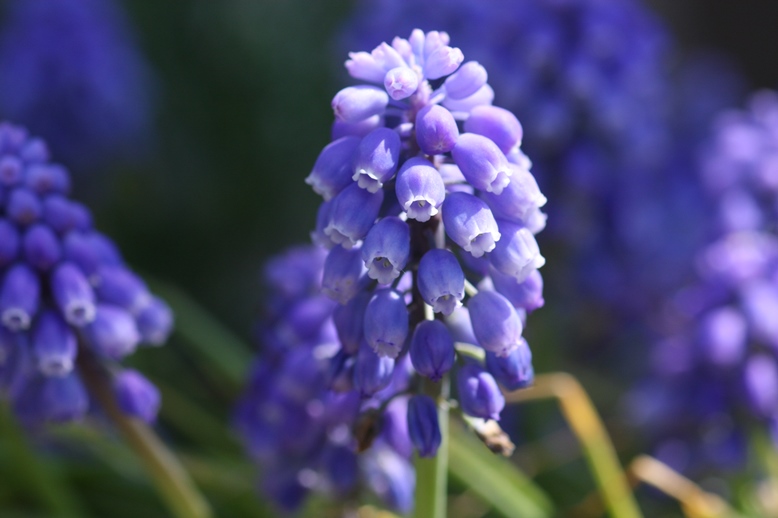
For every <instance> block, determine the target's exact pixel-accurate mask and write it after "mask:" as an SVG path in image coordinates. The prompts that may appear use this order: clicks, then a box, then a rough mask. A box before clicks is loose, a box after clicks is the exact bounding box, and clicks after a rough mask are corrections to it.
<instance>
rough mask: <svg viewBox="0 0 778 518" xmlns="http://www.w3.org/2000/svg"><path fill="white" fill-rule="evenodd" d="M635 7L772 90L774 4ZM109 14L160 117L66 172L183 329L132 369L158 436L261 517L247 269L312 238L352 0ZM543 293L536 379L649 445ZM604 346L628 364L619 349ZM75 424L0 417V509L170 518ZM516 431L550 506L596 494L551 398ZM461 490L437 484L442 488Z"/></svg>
mask: <svg viewBox="0 0 778 518" xmlns="http://www.w3.org/2000/svg"><path fill="white" fill-rule="evenodd" d="M649 4H650V6H651V7H652V8H654V9H655V10H656V12H657V13H658V14H659V15H660V16H661V17H662V19H663V20H664V22H665V23H666V24H668V26H669V27H670V30H671V32H672V34H673V37H674V38H675V39H676V41H677V42H678V49H679V52H680V53H681V54H693V53H696V52H702V51H707V50H715V51H717V52H720V53H721V54H723V55H724V56H725V57H728V58H729V59H731V60H732V62H733V63H735V65H736V67H737V68H739V69H740V71H741V72H742V73H743V75H744V77H745V79H746V82H747V88H746V90H747V91H753V90H756V89H758V88H763V87H767V88H775V87H778V67H775V66H774V64H775V63H776V62H778V41H776V35H778V4H776V3H773V2H764V1H760V0H741V1H739V2H732V1H730V0H685V1H683V2H678V1H677V0H652V1H650V2H649ZM2 5H3V4H2V3H0V6H2ZM124 7H125V8H126V9H127V10H128V12H129V14H130V16H131V19H132V22H133V23H134V25H135V28H136V30H137V34H136V36H137V38H138V42H139V45H140V47H141V49H142V51H143V53H144V54H145V56H146V57H147V59H148V61H149V63H150V66H151V69H152V72H153V74H154V92H153V94H154V95H153V97H154V102H155V110H156V115H155V121H156V123H155V124H154V126H153V131H152V132H151V133H152V134H151V135H150V138H149V148H148V149H145V150H139V151H138V153H137V156H133V157H129V158H128V157H125V159H123V160H114V161H111V162H109V163H105V164H103V165H101V166H100V167H96V168H94V169H93V170H88V171H78V170H73V171H72V172H73V175H74V179H75V181H74V184H75V197H78V198H81V199H82V200H84V201H85V202H87V203H89V204H90V205H91V206H92V208H93V210H94V215H95V220H96V221H97V226H98V228H100V229H101V230H102V231H104V232H105V233H106V234H108V235H111V236H113V238H114V239H115V241H116V242H117V243H119V245H120V247H121V249H122V251H123V253H124V256H125V257H126V259H127V261H128V262H129V263H130V264H131V265H133V267H134V268H135V269H137V270H138V271H140V272H142V273H144V274H145V275H148V276H150V277H151V278H152V279H158V281H157V282H154V281H152V282H151V284H152V287H153V288H154V289H155V290H156V291H157V292H158V293H159V294H160V295H161V296H163V297H164V298H166V299H167V300H168V301H169V302H170V303H171V305H172V306H173V308H174V310H176V311H177V318H178V322H179V330H178V331H177V332H175V333H174V335H173V337H172V339H171V341H170V342H169V344H168V345H167V346H166V347H164V348H161V349H159V350H154V351H144V352H142V353H141V354H137V355H135V356H134V357H133V358H132V359H131V362H130V363H132V364H135V365H138V366H140V367H142V369H143V371H144V372H145V373H147V374H148V376H149V377H150V378H151V379H152V380H153V381H154V382H155V383H157V384H158V385H159V387H160V389H161V391H162V394H163V400H164V404H163V408H162V413H161V417H160V422H159V424H158V427H157V428H158V430H159V432H160V434H161V435H162V437H163V438H164V439H166V440H167V441H168V442H169V443H171V444H172V445H173V447H174V448H175V449H176V450H177V451H179V452H180V453H181V457H182V459H183V460H184V463H185V465H186V466H187V467H188V468H189V469H190V470H191V472H192V473H193V475H194V478H195V479H196V481H197V482H198V484H199V485H200V486H201V487H202V489H203V490H204V492H205V494H206V496H207V497H208V498H209V499H210V500H211V501H212V503H213V505H214V508H215V511H216V514H217V515H218V516H229V517H239V516H273V513H272V511H270V510H269V509H266V508H265V506H264V504H263V502H262V501H261V499H259V498H257V496H256V494H255V492H254V480H253V477H254V475H253V467H252V466H251V464H250V463H249V462H248V461H247V459H245V458H244V457H243V454H242V452H241V449H240V447H239V446H238V444H237V443H236V442H235V440H234V438H233V437H232V434H231V433H230V431H229V429H228V426H226V425H225V423H228V422H229V419H230V411H231V405H232V403H233V401H234V399H235V397H236V395H237V394H238V392H239V390H240V382H239V379H240V375H241V374H242V371H244V370H245V369H246V368H247V367H248V361H249V359H250V355H251V352H252V347H251V346H250V345H249V344H250V343H251V341H252V336H251V330H252V326H253V323H254V321H255V319H256V314H257V310H258V307H259V300H260V285H259V268H260V265H261V264H262V262H263V260H264V259H266V258H267V257H269V256H270V255H272V254H274V253H277V252H278V251H280V250H281V249H282V248H284V247H285V246H287V245H291V244H294V243H299V242H305V241H307V240H308V232H309V230H310V229H311V227H312V224H313V221H314V218H315V210H316V207H317V205H318V197H317V196H316V195H315V194H314V193H313V192H311V190H310V188H309V187H308V186H307V185H305V184H304V183H303V178H304V177H305V176H306V175H307V174H308V172H309V171H310V168H311V166H312V164H313V162H314V160H315V158H316V156H317V155H318V153H319V151H320V150H321V148H322V147H323V146H324V145H325V144H326V143H327V142H328V141H329V134H330V124H331V121H332V112H331V109H330V100H331V98H332V96H333V94H334V93H335V92H336V91H337V90H338V89H339V88H341V87H342V86H343V84H344V82H343V72H342V62H343V61H344V59H345V57H344V56H342V55H339V54H338V53H337V52H338V48H339V46H338V41H339V31H340V29H341V26H342V23H343V20H344V19H345V17H346V16H347V15H348V14H349V12H350V10H351V8H352V7H353V6H352V2H344V1H327V2H310V1H304V0H284V1H271V0H255V1H250V0H223V1H220V2H212V1H207V0H200V1H171V0H163V1H158V2H130V1H126V2H124ZM0 16H2V14H1V13H0ZM0 21H2V20H0ZM454 43H456V42H454ZM355 50H356V49H355ZM360 50H361V49H360ZM463 51H464V52H465V55H467V49H466V48H463ZM491 72H492V73H495V74H497V73H498V72H496V71H491ZM0 95H2V92H0ZM55 159H56V157H55ZM549 203H550V204H553V203H554V200H553V199H552V200H550V202H549ZM548 259H549V266H548V267H547V268H548V270H544V273H546V275H552V273H550V272H552V270H553V262H554V257H553V256H550V257H548ZM179 289H181V290H183V294H182V292H180V291H179ZM194 301H196V302H194ZM546 302H547V305H546V307H545V308H543V309H542V310H541V311H538V312H537V313H536V314H535V315H533V317H532V320H533V324H532V325H531V326H530V333H531V336H530V337H529V340H530V343H532V344H533V352H534V356H535V369H536V371H538V372H546V371H551V370H566V371H570V372H572V373H574V374H575V375H576V376H577V377H579V379H580V380H581V381H582V383H583V385H584V386H585V387H586V388H587V390H588V391H589V392H590V394H591V395H592V397H593V399H594V401H595V404H596V405H597V406H598V408H599V410H600V411H601V413H602V414H604V416H605V421H606V424H607V425H608V427H609V430H610V432H611V434H612V437H613V439H614V443H615V445H616V447H617V449H618V450H619V452H620V454H621V455H622V460H624V461H626V460H628V459H630V458H632V457H633V456H634V455H635V454H636V453H638V452H640V451H642V449H643V446H644V445H642V444H641V443H640V442H639V438H638V437H637V436H636V435H635V434H633V433H631V432H630V431H629V430H628V428H626V426H625V424H624V423H623V422H622V421H621V418H620V417H619V409H618V405H619V403H620V397H621V395H622V393H623V392H624V390H625V387H624V386H623V385H622V384H623V383H624V380H623V379H620V378H619V377H618V376H612V375H609V373H608V372H603V371H602V370H598V369H597V366H596V365H593V364H592V363H590V362H586V361H581V358H584V359H585V356H586V354H587V351H586V350H581V351H578V352H576V353H574V354H568V353H569V352H570V351H571V350H574V349H575V345H576V344H575V343H562V342H565V341H571V340H573V341H574V340H575V336H576V335H577V334H578V333H579V332H580V330H577V329H570V328H567V327H565V325H560V322H562V323H563V324H566V323H567V322H566V321H565V320H564V316H560V315H559V314H558V313H556V312H555V310H554V305H555V301H554V300H553V299H552V298H550V297H547V299H546ZM201 312H203V313H202V314H201ZM599 318H603V319H607V318H608V315H601V316H600V317H599ZM211 319H213V320H214V324H213V325H210V324H211ZM589 325H591V326H597V325H598V323H597V322H590V323H589ZM619 345H620V347H622V348H623V349H622V351H627V355H629V350H630V348H631V347H633V344H631V343H621V344H619ZM635 347H636V346H635ZM620 356H624V355H623V354H622V355H620ZM89 424H90V425H93V426H91V427H87V426H83V425H68V426H65V427H60V428H56V429H52V430H48V431H47V432H46V433H45V434H43V433H36V434H34V435H32V436H30V435H27V434H26V433H24V432H22V431H21V430H20V429H19V428H18V425H16V424H14V423H13V421H12V420H11V419H10V418H9V416H8V414H7V411H6V410H5V409H3V412H2V414H0V516H3V517H22V516H24V517H34V516H60V515H62V516H65V515H66V514H67V513H70V515H71V516H95V517H96V516H111V517H138V516H166V511H165V509H164V507H163V506H162V504H161V502H160V500H159V498H158V497H157V496H156V495H155V494H154V493H153V488H152V487H151V485H150V483H149V481H148V480H147V478H146V476H145V475H144V473H143V471H142V469H141V467H140V465H139V463H138V461H137V460H136V459H134V457H133V455H132V453H131V452H130V451H129V450H128V449H127V448H126V447H125V446H123V445H122V444H121V443H120V442H117V441H115V440H114V439H115V435H114V432H112V431H111V430H110V428H109V427H107V426H106V425H105V424H103V423H101V421H100V420H99V419H93V420H91V421H90V423H89ZM515 426H516V427H517V428H516V429H517V430H520V432H519V433H516V434H515V435H516V438H517V441H518V444H519V448H518V451H517V453H516V454H515V457H514V459H515V460H516V462H517V463H518V464H519V465H520V466H521V467H522V468H523V469H524V471H525V472H526V473H527V474H528V475H529V476H531V477H533V478H535V480H536V481H537V483H538V484H539V485H540V486H541V487H542V488H543V489H544V490H545V491H546V492H547V493H548V495H549V496H550V497H551V499H552V500H553V501H554V502H556V503H557V506H558V507H559V508H561V509H569V508H571V507H574V506H575V505H576V504H577V503H579V502H580V501H581V500H582V499H584V498H585V497H586V496H587V495H588V494H589V492H590V491H592V488H593V487H594V486H593V481H592V479H591V475H589V474H588V471H587V469H586V466H585V464H584V461H583V459H582V458H581V456H580V453H579V448H578V446H577V444H576V442H575V439H574V437H573V436H572V434H571V433H570V432H569V431H568V428H567V427H566V425H565V424H564V422H563V421H562V419H561V417H560V416H559V412H558V410H557V408H555V406H554V405H550V404H549V405H547V404H536V405H530V406H528V407H527V408H526V411H525V412H522V413H521V415H520V417H518V418H517V422H516V423H515ZM461 490H464V488H463V487H460V486H459V485H458V482H452V485H451V491H452V493H453V492H457V493H459V492H461ZM644 493H645V494H644ZM641 495H642V496H643V497H644V498H643V499H642V500H641V503H643V504H645V508H644V509H645V512H646V515H647V516H675V515H679V511H678V510H677V506H674V505H673V504H672V503H671V502H669V501H666V500H663V499H661V498H659V499H658V498H656V494H650V493H647V492H641ZM734 496H736V495H734ZM459 498H460V500H459V501H458V502H459V503H458V505H457V506H456V509H461V510H462V512H463V514H462V515H461V516H480V514H478V513H479V509H480V511H484V509H483V507H482V505H481V506H479V505H480V504H478V503H477V500H476V499H474V497H473V496H472V495H470V494H469V493H465V494H464V496H462V497H459ZM460 504H461V505H460ZM473 508H474V509H475V511H474V512H473V513H471V514H465V513H466V512H468V511H467V510H468V509H473ZM312 509H313V510H312V511H311V512H310V513H309V515H310V516H327V515H328V514H327V513H329V512H330V511H329V510H328V508H327V507H326V505H324V506H318V507H317V506H315V505H314V506H312ZM332 513H335V510H332ZM333 515H334V514H333ZM452 516H453V514H452Z"/></svg>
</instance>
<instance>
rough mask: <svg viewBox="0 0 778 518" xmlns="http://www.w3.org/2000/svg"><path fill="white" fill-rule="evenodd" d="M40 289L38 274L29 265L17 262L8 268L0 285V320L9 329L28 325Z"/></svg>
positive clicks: (17, 328)
mask: <svg viewBox="0 0 778 518" xmlns="http://www.w3.org/2000/svg"><path fill="white" fill-rule="evenodd" d="M40 291H41V287H40V280H39V279H38V275H37V274H36V273H35V272H34V271H33V270H32V269H31V268H30V267H29V266H27V265H26V264H23V263H18V264H15V265H14V266H12V267H11V268H9V269H8V270H7V271H6V272H5V277H4V278H3V283H2V286H0V322H2V324H3V325H4V326H5V327H7V328H8V329H10V330H11V331H21V330H23V329H27V328H28V327H30V324H31V323H32V318H33V316H34V315H35V313H36V312H37V311H38V302H39V299H40Z"/></svg>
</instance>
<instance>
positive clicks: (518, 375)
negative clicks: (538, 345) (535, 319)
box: [486, 338, 535, 390]
mask: <svg viewBox="0 0 778 518" xmlns="http://www.w3.org/2000/svg"><path fill="white" fill-rule="evenodd" d="M486 369H487V370H488V371H489V372H490V373H491V374H492V376H494V379H496V380H497V382H498V383H499V384H500V385H502V386H503V387H505V388H506V389H507V390H518V389H521V388H525V387H529V386H530V385H532V382H533V381H534V380H535V371H534V369H533V368H532V351H530V348H529V345H528V344H527V341H526V340H524V339H523V338H522V339H521V340H519V344H518V347H516V348H515V349H513V350H512V351H511V352H509V353H508V355H507V356H497V355H496V354H494V353H491V352H487V353H486Z"/></svg>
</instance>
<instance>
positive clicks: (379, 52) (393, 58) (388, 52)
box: [370, 41, 407, 83]
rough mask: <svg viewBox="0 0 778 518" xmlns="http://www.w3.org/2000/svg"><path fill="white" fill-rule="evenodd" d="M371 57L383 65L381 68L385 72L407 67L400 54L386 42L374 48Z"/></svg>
mask: <svg viewBox="0 0 778 518" xmlns="http://www.w3.org/2000/svg"><path fill="white" fill-rule="evenodd" d="M370 55H371V56H372V57H373V59H374V60H375V61H376V63H379V64H380V65H381V67H382V68H383V69H384V72H386V71H388V70H391V69H393V68H397V67H402V66H406V65H407V63H406V62H405V60H404V59H403V57H402V56H401V55H400V53H399V52H397V50H396V49H394V48H393V47H392V46H391V45H389V44H388V43H386V42H385V41H384V42H381V44H380V45H378V46H377V47H376V48H374V49H373V52H371V53H370ZM382 80H383V78H381V79H379V80H378V81H376V82H377V83H380V82H381V81H382Z"/></svg>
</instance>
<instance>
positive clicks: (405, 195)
mask: <svg viewBox="0 0 778 518" xmlns="http://www.w3.org/2000/svg"><path fill="white" fill-rule="evenodd" d="M394 189H395V194H396V195H397V201H398V202H399V203H400V205H401V206H402V208H403V210H405V211H406V212H407V213H408V218H410V219H415V220H416V221H420V222H425V221H429V219H430V218H431V217H432V216H434V215H436V214H437V213H438V208H439V207H440V205H441V204H442V203H443V200H444V199H445V197H446V186H445V185H444V184H443V179H442V178H441V176H440V173H438V170H437V169H435V168H434V167H433V166H432V163H430V161H429V160H426V159H424V158H418V157H416V158H411V159H408V160H406V162H405V163H404V164H403V165H402V167H401V168H400V171H399V172H398V173H397V180H396V182H395V187H394Z"/></svg>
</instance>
